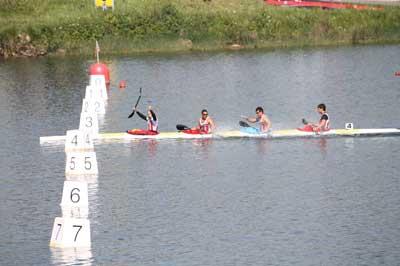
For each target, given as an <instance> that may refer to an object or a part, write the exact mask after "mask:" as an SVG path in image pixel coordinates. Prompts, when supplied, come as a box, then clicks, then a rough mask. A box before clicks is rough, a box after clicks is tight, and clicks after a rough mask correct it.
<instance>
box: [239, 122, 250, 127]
mask: <svg viewBox="0 0 400 266" xmlns="http://www.w3.org/2000/svg"><path fill="white" fill-rule="evenodd" d="M239 126H241V127H250V125H249V124H247V123H246V122H244V121H239Z"/></svg>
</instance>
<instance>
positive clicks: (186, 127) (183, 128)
mask: <svg viewBox="0 0 400 266" xmlns="http://www.w3.org/2000/svg"><path fill="white" fill-rule="evenodd" d="M176 129H177V130H188V129H190V127H188V126H185V125H181V124H178V125H176Z"/></svg>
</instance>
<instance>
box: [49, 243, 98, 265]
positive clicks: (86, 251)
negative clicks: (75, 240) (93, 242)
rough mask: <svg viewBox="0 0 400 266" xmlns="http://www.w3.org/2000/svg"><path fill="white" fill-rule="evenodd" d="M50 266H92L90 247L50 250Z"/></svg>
mask: <svg viewBox="0 0 400 266" xmlns="http://www.w3.org/2000/svg"><path fill="white" fill-rule="evenodd" d="M50 252H51V262H52V265H71V264H74V265H77V264H81V265H92V263H91V262H92V261H93V260H92V259H93V254H92V251H91V247H76V248H50Z"/></svg>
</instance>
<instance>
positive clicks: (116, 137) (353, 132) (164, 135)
mask: <svg viewBox="0 0 400 266" xmlns="http://www.w3.org/2000/svg"><path fill="white" fill-rule="evenodd" d="M374 136H400V129H399V128H369V129H368V128H364V129H331V130H329V131H325V132H320V133H316V132H306V131H301V130H298V129H284V130H274V131H271V132H270V133H268V134H266V133H248V132H245V131H240V130H233V131H221V132H216V133H213V134H186V133H183V132H160V133H159V134H157V135H132V134H128V133H126V132H121V133H99V134H98V135H97V136H94V137H93V139H94V141H95V142H97V143H101V142H108V141H110V142H123V141H129V140H141V139H156V140H162V139H209V138H268V139H283V138H321V137H374ZM64 141H65V136H47V137H40V144H56V143H60V144H62V143H63V142H64Z"/></svg>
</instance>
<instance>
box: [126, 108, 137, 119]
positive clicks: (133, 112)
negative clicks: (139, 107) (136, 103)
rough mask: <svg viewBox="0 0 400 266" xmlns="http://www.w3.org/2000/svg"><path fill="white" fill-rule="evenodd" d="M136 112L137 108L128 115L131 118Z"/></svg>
mask: <svg viewBox="0 0 400 266" xmlns="http://www.w3.org/2000/svg"><path fill="white" fill-rule="evenodd" d="M135 113H136V110H133V111H132V113H131V114H130V115H129V116H128V118H131V117H132V116H133V115H134V114H135Z"/></svg>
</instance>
